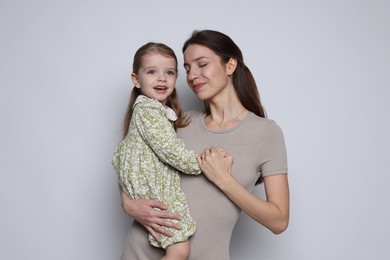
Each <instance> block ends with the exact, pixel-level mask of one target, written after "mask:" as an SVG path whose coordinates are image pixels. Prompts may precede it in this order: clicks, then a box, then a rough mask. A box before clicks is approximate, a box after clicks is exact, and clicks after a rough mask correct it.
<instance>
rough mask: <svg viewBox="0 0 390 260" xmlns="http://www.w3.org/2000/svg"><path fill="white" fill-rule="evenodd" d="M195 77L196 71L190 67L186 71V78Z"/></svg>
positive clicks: (192, 78) (191, 78)
mask: <svg viewBox="0 0 390 260" xmlns="http://www.w3.org/2000/svg"><path fill="white" fill-rule="evenodd" d="M196 77H197V73H196V71H195V70H194V69H191V70H190V71H188V73H187V80H190V81H192V80H194V79H195V78H196Z"/></svg>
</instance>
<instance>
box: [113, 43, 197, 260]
mask: <svg viewBox="0 0 390 260" xmlns="http://www.w3.org/2000/svg"><path fill="white" fill-rule="evenodd" d="M177 76H178V73H177V58H176V55H175V53H174V52H173V50H172V49H171V48H169V47H168V46H166V45H164V44H161V43H153V42H150V43H147V44H145V45H143V46H142V47H141V48H139V49H138V50H137V52H136V53H135V55H134V61H133V73H132V74H131V78H132V81H133V83H134V85H135V86H134V88H133V91H132V93H131V96H130V102H129V105H128V109H127V113H126V117H125V121H124V123H125V125H124V132H123V138H124V139H123V140H122V141H121V142H120V143H119V145H118V146H117V148H116V151H115V153H114V158H113V160H112V164H113V166H114V168H115V171H116V173H117V175H118V179H119V184H120V187H121V189H122V190H123V191H124V192H125V193H126V194H127V195H128V196H129V197H131V198H132V199H141V198H142V199H153V200H157V201H161V202H163V203H164V204H166V205H167V206H168V209H167V211H168V212H172V213H176V214H178V215H180V216H181V217H182V220H181V221H180V226H181V229H180V230H176V229H169V231H170V232H171V233H172V234H173V236H172V237H168V236H165V235H162V234H160V237H161V241H160V242H157V241H156V240H155V239H154V238H153V237H152V236H151V235H150V234H149V241H150V243H151V244H152V245H153V246H156V247H162V248H164V249H165V250H166V254H165V256H164V257H163V258H162V259H187V258H188V256H189V251H190V246H189V241H188V238H189V237H190V236H191V235H193V234H194V232H195V229H196V223H195V221H194V220H193V219H192V218H191V216H190V214H189V210H188V205H187V202H186V199H185V196H184V193H183V192H182V191H181V189H180V178H179V171H180V172H183V173H186V174H194V175H198V174H200V173H201V170H200V168H199V166H198V163H197V161H196V157H197V154H196V153H195V152H194V151H189V150H187V149H186V147H185V144H184V142H183V140H181V139H179V138H177V135H176V132H175V130H176V129H177V128H178V127H184V126H186V125H188V124H189V119H188V118H187V117H185V116H184V115H183V112H182V109H181V107H180V105H179V103H178V97H177V94H176V90H175V84H176V80H177ZM176 223H178V222H177V221H176Z"/></svg>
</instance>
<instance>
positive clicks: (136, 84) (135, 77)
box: [131, 72, 141, 88]
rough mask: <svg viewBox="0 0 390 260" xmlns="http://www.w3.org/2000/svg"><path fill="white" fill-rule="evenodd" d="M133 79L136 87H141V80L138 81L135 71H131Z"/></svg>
mask: <svg viewBox="0 0 390 260" xmlns="http://www.w3.org/2000/svg"><path fill="white" fill-rule="evenodd" d="M131 80H132V81H133V83H134V87H136V88H141V85H140V84H139V81H138V77H137V74H135V73H134V72H133V73H131Z"/></svg>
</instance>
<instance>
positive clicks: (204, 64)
mask: <svg viewBox="0 0 390 260" xmlns="http://www.w3.org/2000/svg"><path fill="white" fill-rule="evenodd" d="M198 66H199V68H203V67H206V66H207V63H203V64H199V65H198Z"/></svg>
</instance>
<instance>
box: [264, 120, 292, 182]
mask: <svg viewBox="0 0 390 260" xmlns="http://www.w3.org/2000/svg"><path fill="white" fill-rule="evenodd" d="M262 146H263V151H264V158H265V160H264V161H263V163H262V165H261V174H262V176H263V177H266V176H271V175H276V174H287V153H286V146H285V142H284V136H283V132H282V129H281V128H280V127H279V126H278V125H277V124H276V123H275V122H274V121H271V123H270V125H269V126H268V128H267V130H266V132H265V135H264V137H263V142H262Z"/></svg>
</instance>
